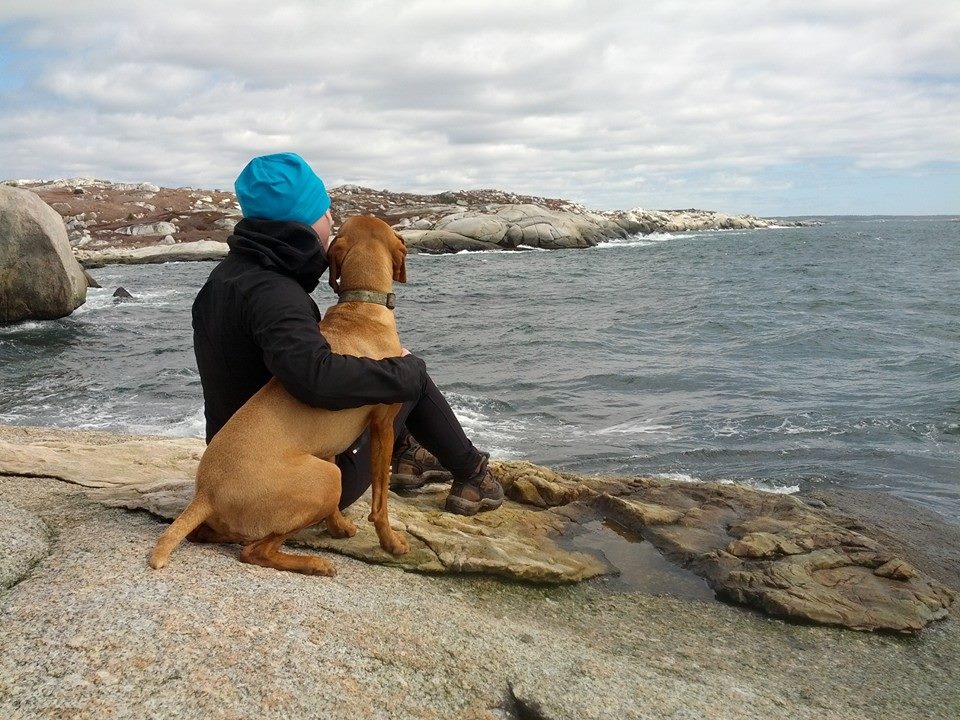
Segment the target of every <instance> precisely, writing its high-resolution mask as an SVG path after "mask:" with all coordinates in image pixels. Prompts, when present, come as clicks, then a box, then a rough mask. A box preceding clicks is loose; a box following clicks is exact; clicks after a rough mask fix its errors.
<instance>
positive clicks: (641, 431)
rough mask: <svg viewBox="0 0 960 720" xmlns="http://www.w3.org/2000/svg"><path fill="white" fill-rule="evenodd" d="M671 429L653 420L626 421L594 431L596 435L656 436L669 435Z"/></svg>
mask: <svg viewBox="0 0 960 720" xmlns="http://www.w3.org/2000/svg"><path fill="white" fill-rule="evenodd" d="M672 429H673V428H671V427H670V426H669V425H660V424H657V421H656V420H655V419H647V420H627V421H626V422H622V423H618V424H617V425H611V426H610V427H605V428H601V429H600V430H596V431H594V434H596V435H657V434H665V433H669V432H670V431H671V430H672Z"/></svg>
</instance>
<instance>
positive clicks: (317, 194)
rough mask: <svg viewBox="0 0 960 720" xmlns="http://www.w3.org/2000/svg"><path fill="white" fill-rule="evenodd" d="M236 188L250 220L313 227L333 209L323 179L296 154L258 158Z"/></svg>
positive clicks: (235, 184) (245, 213)
mask: <svg viewBox="0 0 960 720" xmlns="http://www.w3.org/2000/svg"><path fill="white" fill-rule="evenodd" d="M233 187H234V189H235V190H236V191H237V200H238V201H239V202H240V209H241V210H243V216H244V217H248V218H260V219H262V220H293V221H294V222H298V223H303V224H304V225H313V223H315V222H316V221H317V220H319V219H320V218H321V217H323V214H324V213H325V212H326V211H327V210H329V209H330V196H329V195H327V189H326V188H325V187H324V186H323V180H321V179H320V178H318V177H317V175H316V173H315V172H313V170H312V169H311V168H310V166H309V165H307V162H306V160H304V159H303V158H302V157H300V156H299V155H297V154H296V153H276V154H274V155H263V156H261V157H255V158H254V159H253V160H251V161H250V162H249V163H247V166H246V167H245V168H244V169H243V172H241V173H240V176H239V177H238V178H237V181H236V182H235V183H234V184H233Z"/></svg>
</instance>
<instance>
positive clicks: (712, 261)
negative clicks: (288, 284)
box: [0, 218, 960, 521]
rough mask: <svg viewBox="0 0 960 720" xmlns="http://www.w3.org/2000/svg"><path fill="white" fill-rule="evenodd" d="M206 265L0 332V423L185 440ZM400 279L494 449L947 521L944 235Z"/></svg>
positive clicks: (844, 223)
mask: <svg viewBox="0 0 960 720" xmlns="http://www.w3.org/2000/svg"><path fill="white" fill-rule="evenodd" d="M212 267H213V265H212V264H210V263H170V264H166V265H146V266H114V267H107V268H101V269H97V270H93V271H91V272H92V274H93V276H94V277H96V278H97V280H98V281H99V282H100V283H101V284H102V285H103V289H99V290H98V289H93V290H91V291H90V293H89V296H88V301H87V303H86V305H84V306H83V307H82V308H80V309H79V310H78V311H77V312H75V313H74V314H73V315H72V316H71V317H69V318H65V319H62V320H58V321H51V322H27V323H21V324H18V325H13V326H7V327H5V328H0V422H4V423H14V424H32V425H56V426H64V427H73V428H96V429H109V430H118V431H126V432H134V433H161V434H171V435H196V436H202V434H203V419H202V410H201V403H202V398H201V390H200V382H199V377H198V375H197V371H196V367H195V364H194V359H193V354H192V347H191V329H190V305H191V303H192V301H193V297H194V295H195V294H196V292H197V290H198V289H199V287H200V286H201V284H202V283H203V281H204V280H205V278H206V276H207V274H208V273H209V272H210V270H211V268H212ZM408 276H409V279H410V282H409V283H408V284H407V285H406V286H400V287H399V288H398V307H397V311H396V312H397V318H398V323H399V326H400V332H401V338H402V340H403V341H404V344H405V345H406V346H407V347H409V348H410V349H411V350H412V351H413V352H415V353H417V354H419V355H420V356H421V357H423V358H424V359H425V360H426V361H427V364H428V367H429V369H430V371H431V374H432V375H433V377H434V379H435V380H436V381H437V383H438V384H439V386H440V387H441V389H443V390H444V391H445V393H446V394H447V396H448V398H449V399H450V401H451V404H452V405H453V407H454V409H455V410H456V412H457V414H458V416H459V417H460V419H461V421H462V422H463V424H464V426H465V428H466V429H467V432H468V434H469V435H470V436H471V437H472V438H473V439H474V441H475V442H476V443H477V445H478V446H480V447H482V448H486V449H488V450H490V451H491V452H492V454H493V455H494V456H497V457H505V458H527V459H530V460H532V461H534V462H537V463H542V464H546V465H550V466H554V467H558V468H564V469H569V470H575V471H583V472H593V471H599V472H614V473H654V474H666V475H669V476H672V477H678V478H681V479H687V480H691V481H695V480H698V479H703V480H723V481H731V482H742V483H748V484H751V485H754V486H757V487H761V488H765V489H769V490H775V491H781V492H793V491H796V490H798V489H800V490H805V489H810V488H816V487H821V486H845V487H856V488H868V489H874V490H880V491H884V492H890V493H893V494H895V495H897V496H900V497H903V498H906V499H909V500H912V501H914V502H917V503H920V504H921V505H924V506H926V507H928V508H931V509H934V510H936V511H938V512H940V513H942V514H943V515H945V516H947V517H948V518H951V519H953V520H955V521H956V520H960V222H956V221H951V220H950V219H948V218H826V219H825V224H824V225H822V226H820V227H810V228H780V229H770V230H760V231H723V232H705V233H689V234H671V235H654V236H647V237H636V238H630V239H627V240H623V241H617V242H609V243H605V244H603V245H602V246H600V247H597V248H593V249H589V250H570V251H537V250H530V251H527V252H499V253H462V254H458V255H445V256H426V255H416V256H415V255H412V256H411V257H410V258H409V260H408ZM118 286H123V287H125V288H126V289H127V290H129V291H130V292H131V293H132V294H133V295H134V298H135V299H134V300H132V301H127V302H117V301H115V300H114V299H113V298H112V297H111V295H112V294H113V291H114V290H115V289H116V287H118ZM315 297H316V298H317V301H318V304H319V305H320V307H321V309H323V308H324V307H326V306H327V305H329V304H330V299H331V295H330V294H329V289H328V288H327V286H326V285H325V284H324V283H321V286H320V288H319V289H318V291H317V293H316V294H315Z"/></svg>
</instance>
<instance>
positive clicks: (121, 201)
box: [12, 178, 800, 267]
mask: <svg viewBox="0 0 960 720" xmlns="http://www.w3.org/2000/svg"><path fill="white" fill-rule="evenodd" d="M12 182H13V183H14V184H17V185H19V186H21V187H24V188H27V189H29V190H31V191H33V192H35V193H37V194H38V195H39V196H40V197H41V198H43V199H44V200H45V201H47V202H49V203H51V204H52V206H53V207H54V208H56V210H57V211H58V212H59V213H60V214H61V215H62V216H63V219H64V223H65V225H66V228H67V230H68V232H69V237H70V242H71V244H72V245H73V246H74V248H75V249H77V250H79V249H81V248H82V250H83V252H82V253H81V252H78V253H77V254H78V257H81V258H82V262H83V263H84V264H85V265H87V266H88V267H95V266H98V265H102V264H108V263H121V262H122V263H134V262H165V261H166V259H167V258H168V257H170V258H176V259H180V260H189V259H197V260H210V259H216V258H217V257H219V256H218V255H217V254H216V253H214V252H213V251H209V252H206V253H198V254H196V255H193V254H190V255H186V256H185V255H183V254H177V253H178V251H179V247H180V246H182V245H186V244H189V243H196V242H200V241H215V242H218V243H223V242H224V241H226V239H227V237H228V235H229V234H230V232H231V231H232V230H233V226H234V224H235V223H236V222H237V220H239V219H240V217H241V214H240V208H239V205H237V202H236V197H235V196H234V195H233V193H229V192H221V191H220V190H212V191H205V190H197V189H194V188H158V187H157V186H155V185H151V184H150V183H110V182H107V181H104V180H97V179H94V178H72V179H68V180H55V181H12ZM77 191H81V194H76V193H77ZM330 196H331V199H332V201H333V206H334V210H335V214H336V217H337V219H342V218H344V217H347V216H349V215H359V214H373V215H376V216H378V217H381V218H383V219H384V220H386V221H387V222H389V223H390V224H392V225H393V226H394V227H395V228H396V229H397V230H398V231H399V232H400V233H401V234H402V235H403V236H404V238H405V239H406V241H407V244H408V246H409V247H410V248H411V249H413V250H415V251H420V252H431V253H442V252H460V251H462V250H504V249H514V248H517V247H535V248H544V249H559V248H584V247H590V246H593V245H596V244H597V243H598V242H601V241H603V240H609V239H615V238H623V237H626V236H627V235H630V234H638V233H641V234H649V233H653V232H680V231H695V230H709V229H735V228H766V227H769V226H770V225H771V224H772V222H771V221H769V220H764V219H762V218H756V217H753V216H751V215H737V216H731V215H726V214H724V213H716V212H710V211H703V210H643V209H639V208H636V209H633V210H628V211H612V212H591V211H589V210H587V208H585V207H584V206H582V205H579V204H577V203H574V202H570V201H567V200H558V199H553V198H543V197H535V196H528V195H517V194H513V193H507V192H502V191H499V190H470V191H461V192H443V193H438V194H435V195H419V194H415V193H395V192H389V191H387V190H373V189H371V188H363V187H358V186H356V185H344V186H341V187H337V188H331V189H330ZM791 224H800V223H791ZM145 247H150V248H155V250H154V251H153V252H149V253H146V252H145V253H142V254H141V253H129V252H126V250H129V249H134V248H145ZM120 248H122V249H124V252H118V249H120ZM225 252H226V247H222V250H221V253H225Z"/></svg>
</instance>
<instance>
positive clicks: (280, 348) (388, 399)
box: [243, 285, 427, 410]
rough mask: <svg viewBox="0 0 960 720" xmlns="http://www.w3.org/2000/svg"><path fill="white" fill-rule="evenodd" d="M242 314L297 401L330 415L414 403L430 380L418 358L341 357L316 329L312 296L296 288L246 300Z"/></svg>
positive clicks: (269, 364) (270, 291)
mask: <svg viewBox="0 0 960 720" xmlns="http://www.w3.org/2000/svg"><path fill="white" fill-rule="evenodd" d="M244 306H245V307H244V308H243V314H244V319H245V324H246V325H247V327H248V329H249V331H250V333H251V335H252V336H253V338H254V340H255V341H256V342H257V344H258V345H259V346H260V348H261V350H262V351H263V361H264V364H265V365H266V366H267V369H268V370H269V371H270V372H271V373H272V374H273V375H274V377H276V378H277V379H279V380H280V382H281V383H283V386H284V387H285V388H286V389H287V391H288V392H289V393H290V394H291V395H293V396H294V397H295V398H296V399H297V400H299V401H300V402H302V403H305V404H307V405H311V406H313V407H320V408H325V409H327V410H342V409H344V408H353V407H360V406H362V405H373V404H377V403H387V404H390V403H398V402H406V401H408V400H415V399H417V398H418V397H420V395H421V394H422V392H423V388H424V385H425V384H426V380H427V372H426V366H425V365H424V362H423V360H421V359H420V358H418V357H415V356H413V355H407V356H405V357H397V358H386V359H384V360H371V359H370V358H360V357H353V356H351V355H338V354H336V353H334V352H333V351H332V350H331V349H330V345H329V344H328V343H327V341H326V339H325V338H324V337H323V335H321V334H320V329H319V327H318V324H317V318H316V316H315V315H314V306H313V303H312V301H311V300H310V298H309V296H307V295H306V293H304V292H303V290H302V289H300V288H299V287H295V286H293V285H291V286H289V287H287V286H281V287H277V286H276V285H272V286H269V287H263V286H262V287H261V292H256V288H254V292H251V293H249V294H247V295H246V297H245V299H244Z"/></svg>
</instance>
